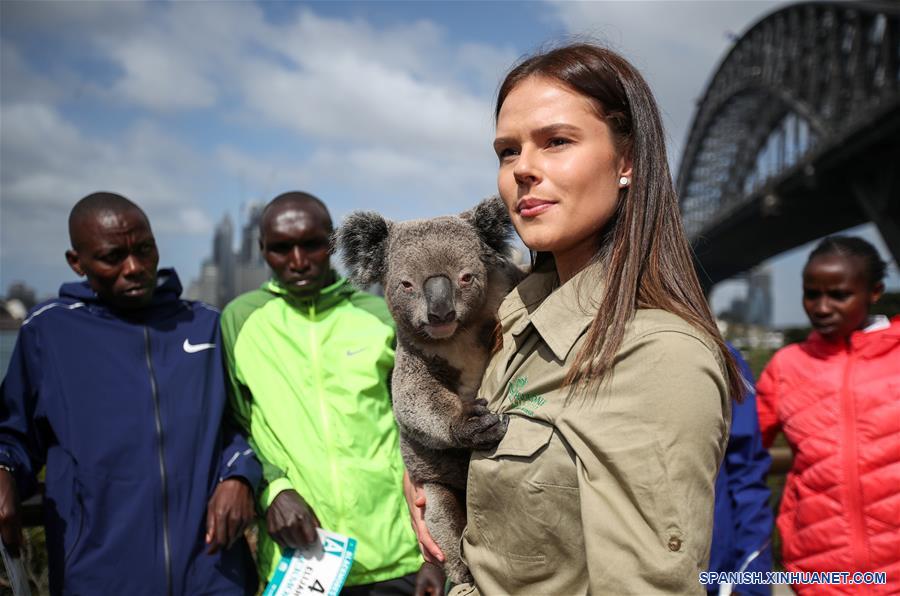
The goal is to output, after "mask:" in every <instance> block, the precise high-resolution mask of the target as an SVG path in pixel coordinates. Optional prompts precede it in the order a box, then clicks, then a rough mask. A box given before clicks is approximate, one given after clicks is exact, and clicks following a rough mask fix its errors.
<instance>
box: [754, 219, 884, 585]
mask: <svg viewBox="0 0 900 596" xmlns="http://www.w3.org/2000/svg"><path fill="white" fill-rule="evenodd" d="M884 271H885V263H884V261H882V260H881V258H880V257H879V256H878V252H877V251H876V250H875V248H874V247H873V246H872V245H871V244H869V243H868V242H866V241H865V240H862V239H861V238H854V237H848V236H832V237H830V238H826V239H825V240H823V241H822V242H821V243H820V244H819V245H818V246H817V247H816V249H815V250H813V252H812V253H811V254H810V256H809V260H808V261H807V263H806V267H805V268H804V269H803V309H804V310H805V311H806V315H807V316H808V317H809V321H810V323H811V324H812V326H813V332H812V333H811V334H810V335H809V337H808V338H807V339H806V341H804V342H802V343H799V344H793V345H790V346H787V347H786V348H783V349H781V350H779V351H778V352H777V353H776V354H775V356H774V357H773V358H772V360H771V362H769V364H768V365H767V366H766V369H765V370H764V371H763V374H762V376H761V377H760V380H759V384H758V386H757V396H758V398H757V400H758V401H757V404H758V409H759V423H760V429H761V430H762V433H763V443H764V444H765V446H766V447H769V446H771V444H772V442H773V440H774V439H775V436H776V435H777V434H778V431H784V434H785V436H786V437H787V440H788V443H789V444H790V446H791V450H792V451H793V453H794V463H793V466H792V468H791V471H790V472H789V473H788V477H787V482H786V483H785V487H784V494H783V496H782V499H781V510H780V512H779V514H778V530H779V532H780V533H781V541H782V561H783V563H784V566H785V568H786V569H787V570H788V571H862V572H866V571H877V572H886V573H887V581H888V582H889V583H888V584H887V585H886V586H880V587H879V586H864V587H861V588H856V590H857V591H863V592H866V593H888V592H892V593H896V590H897V585H898V584H897V583H896V582H897V581H900V494H898V487H900V317H895V318H894V319H893V321H889V320H888V319H887V317H885V316H876V317H872V316H870V315H869V309H870V308H871V306H872V305H873V304H875V302H876V301H877V300H878V299H879V298H880V297H881V294H882V292H883V291H884V283H883V281H882V280H883V279H884ZM794 589H795V590H796V591H798V592H800V593H807V592H808V593H813V592H814V593H816V594H824V593H829V591H830V593H847V592H850V591H852V588H851V587H850V586H818V585H817V586H800V585H795V586H794Z"/></svg>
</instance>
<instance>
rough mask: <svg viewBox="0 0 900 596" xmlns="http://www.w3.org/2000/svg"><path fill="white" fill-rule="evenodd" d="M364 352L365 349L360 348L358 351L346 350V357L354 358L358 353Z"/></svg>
mask: <svg viewBox="0 0 900 596" xmlns="http://www.w3.org/2000/svg"><path fill="white" fill-rule="evenodd" d="M365 351H366V349H365V348H360V349H358V350H347V356H356V355H357V354H359V353H360V352H365Z"/></svg>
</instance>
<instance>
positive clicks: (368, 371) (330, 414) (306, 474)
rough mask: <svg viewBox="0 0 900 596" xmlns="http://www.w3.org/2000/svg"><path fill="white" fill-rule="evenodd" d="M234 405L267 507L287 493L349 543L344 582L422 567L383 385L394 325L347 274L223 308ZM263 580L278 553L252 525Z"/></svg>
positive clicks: (266, 291) (271, 287)
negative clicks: (305, 289)
mask: <svg viewBox="0 0 900 596" xmlns="http://www.w3.org/2000/svg"><path fill="white" fill-rule="evenodd" d="M222 339H223V341H224V344H225V357H226V361H227V368H228V375H229V378H230V386H231V390H232V391H231V399H232V402H233V410H234V412H235V413H236V416H237V418H238V422H239V423H240V424H241V425H242V426H243V427H244V429H245V430H246V431H247V434H248V435H249V437H250V443H251V445H252V446H253V448H254V449H255V451H256V453H257V455H258V456H259V458H260V460H261V461H263V468H264V472H263V474H264V482H263V485H262V488H261V490H260V494H259V506H260V510H261V511H262V512H263V513H264V512H265V511H267V510H268V507H269V505H270V504H271V503H272V501H273V500H274V499H275V497H276V496H277V495H278V493H279V492H281V491H283V490H285V489H289V488H293V489H294V490H296V491H297V492H298V493H300V495H302V496H303V498H304V499H306V501H307V502H308V503H309V504H310V506H311V507H312V508H313V510H314V511H315V513H316V516H317V517H318V518H319V521H320V522H321V524H322V527H323V528H324V529H326V530H331V531H334V532H339V533H341V534H345V535H347V536H351V537H353V538H355V539H356V541H357V547H356V557H355V560H354V562H353V567H352V568H351V569H350V575H349V577H348V578H347V582H346V585H359V584H368V583H372V582H378V581H384V580H388V579H393V578H397V577H401V576H403V575H406V574H409V573H413V572H415V571H417V570H418V568H419V566H420V565H421V563H422V560H421V557H420V555H419V550H418V546H417V542H416V537H415V534H414V533H413V531H412V528H411V526H410V523H409V513H408V512H407V508H406V502H405V501H404V498H403V487H402V479H403V462H402V460H401V458H400V449H399V444H398V433H397V426H396V424H395V422H394V417H393V413H392V411H391V398H390V393H389V390H388V382H389V376H390V373H391V369H392V367H393V365H394V349H393V346H394V323H393V320H392V319H391V317H390V314H389V313H388V310H387V306H386V305H385V303H384V301H383V300H382V299H381V298H378V297H376V296H373V295H371V294H367V293H365V292H360V291H358V290H355V289H354V288H353V287H352V286H350V285H349V284H348V283H347V281H346V280H345V279H338V281H336V282H335V283H333V284H331V285H330V286H328V287H326V288H324V289H323V290H322V291H321V292H320V293H319V295H318V296H317V297H316V298H315V299H311V300H299V299H297V298H295V297H293V296H291V295H290V294H289V293H288V291H287V290H286V289H284V288H283V287H282V286H281V285H280V284H279V283H278V282H277V281H275V280H271V281H269V282H266V283H265V284H263V286H262V287H261V288H260V289H259V290H255V291H252V292H248V293H246V294H243V295H241V296H239V297H238V298H236V299H235V300H234V301H233V302H231V303H230V304H229V305H228V306H227V307H226V308H225V310H224V311H223V312H222ZM259 530H260V531H259V550H258V562H259V569H260V575H261V576H262V577H265V578H271V576H272V574H273V573H274V571H275V568H276V566H277V564H278V561H279V559H280V557H281V552H280V548H279V547H278V545H277V544H276V543H275V542H274V541H273V540H272V539H271V538H270V537H269V536H268V534H267V533H266V524H265V515H263V516H262V520H261V522H260V526H259Z"/></svg>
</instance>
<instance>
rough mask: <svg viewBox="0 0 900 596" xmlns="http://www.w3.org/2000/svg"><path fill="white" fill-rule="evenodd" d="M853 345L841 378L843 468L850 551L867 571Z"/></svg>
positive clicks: (867, 557) (849, 349)
mask: <svg viewBox="0 0 900 596" xmlns="http://www.w3.org/2000/svg"><path fill="white" fill-rule="evenodd" d="M853 361H854V354H853V347H852V345H851V346H848V349H847V363H846V365H845V367H844V378H843V379H842V380H841V383H842V386H841V398H842V400H841V402H842V403H841V405H842V406H843V408H842V409H843V419H844V433H843V435H844V436H843V455H844V471H845V473H846V474H847V508H848V513H849V517H850V520H849V521H850V537H851V547H850V548H851V552H853V553H854V554H853V557H854V559H855V560H857V561H860V562H861V563H862V565H861V567H860V571H868V570H869V552H868V551H869V549H868V545H867V544H866V542H867V541H866V531H865V521H864V520H863V514H862V509H861V508H862V499H861V498H860V491H861V490H862V487H861V486H860V484H859V460H858V459H857V458H858V456H859V453H858V449H857V442H856V441H857V437H856V403H855V402H854V400H853V393H852V391H851V390H850V388H851V385H850V370H851V368H852V367H853Z"/></svg>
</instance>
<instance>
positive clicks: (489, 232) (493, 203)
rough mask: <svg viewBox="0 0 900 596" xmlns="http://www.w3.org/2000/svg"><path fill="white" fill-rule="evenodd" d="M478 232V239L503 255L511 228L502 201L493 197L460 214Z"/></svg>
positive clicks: (507, 244) (507, 246) (510, 235)
mask: <svg viewBox="0 0 900 596" xmlns="http://www.w3.org/2000/svg"><path fill="white" fill-rule="evenodd" d="M459 216H460V217H461V218H463V219H464V220H466V221H468V222H469V223H471V224H472V226H473V227H474V228H475V231H476V232H478V237H479V238H481V241H482V242H484V243H485V244H486V245H487V246H489V247H490V248H491V249H493V250H494V251H495V252H497V253H499V254H501V255H504V254H506V251H507V249H508V248H509V241H510V238H511V237H512V232H513V226H512V221H511V220H510V219H509V212H508V211H507V210H506V205H504V204H503V200H502V199H501V198H500V197H499V196H497V195H495V196H493V197H490V198H487V199H485V200H483V201H481V202H480V203H478V204H477V205H476V206H475V207H474V208H473V209H470V210H469V211H464V212H463V213H460V214H459Z"/></svg>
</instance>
